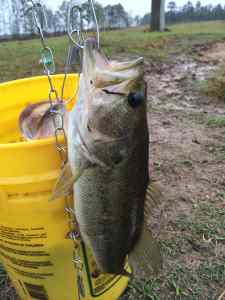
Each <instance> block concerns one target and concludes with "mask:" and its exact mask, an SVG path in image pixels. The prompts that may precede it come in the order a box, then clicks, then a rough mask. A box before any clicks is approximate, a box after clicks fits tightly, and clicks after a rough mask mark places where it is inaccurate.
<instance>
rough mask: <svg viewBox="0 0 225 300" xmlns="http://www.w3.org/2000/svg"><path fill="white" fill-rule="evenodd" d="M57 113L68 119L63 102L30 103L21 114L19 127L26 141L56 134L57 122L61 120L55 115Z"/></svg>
mask: <svg viewBox="0 0 225 300" xmlns="http://www.w3.org/2000/svg"><path fill="white" fill-rule="evenodd" d="M56 113H58V114H61V115H63V116H64V119H65V120H67V111H66V108H65V105H64V103H63V102H57V103H55V102H53V103H52V104H51V103H50V102H49V101H40V102H37V103H33V104H29V105H27V107H26V108H25V109H24V110H23V111H22V112H21V114H20V116H19V128H20V132H21V134H22V137H23V139H24V140H26V141H30V140H40V139H44V138H48V137H52V136H54V135H55V129H56V127H57V123H59V124H60V121H59V120H58V119H57V118H55V122H54V116H55V115H56ZM65 123H66V121H65Z"/></svg>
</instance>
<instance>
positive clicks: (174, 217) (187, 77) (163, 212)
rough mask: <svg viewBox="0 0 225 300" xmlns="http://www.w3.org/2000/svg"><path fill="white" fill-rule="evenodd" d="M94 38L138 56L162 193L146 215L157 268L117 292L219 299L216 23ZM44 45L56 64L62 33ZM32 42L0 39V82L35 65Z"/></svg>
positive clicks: (224, 235) (221, 239)
mask: <svg viewBox="0 0 225 300" xmlns="http://www.w3.org/2000/svg"><path fill="white" fill-rule="evenodd" d="M101 38H102V47H103V48H104V50H105V52H106V53H107V54H108V55H110V56H112V57H113V58H125V57H130V56H137V55H143V56H144V57H145V69H146V81H147V83H148V108H149V110H148V111H149V116H148V117H149V125H150V132H151V153H150V155H151V166H150V167H151V176H152V178H153V179H154V180H155V181H156V182H157V183H158V184H159V186H160V188H161V190H162V192H163V193H164V195H165V201H164V202H163V203H162V205H161V206H160V207H159V208H158V209H156V210H155V211H154V213H153V217H152V219H151V220H150V227H151V229H152V230H153V232H154V234H155V236H156V237H157V238H158V240H159V241H160V244H161V246H162V251H163V256H164V270H163V271H162V273H161V274H160V275H159V276H158V277H152V278H150V279H149V280H148V281H146V282H143V281H136V280H134V281H132V282H131V283H130V286H129V288H128V291H127V292H126V294H125V295H124V296H123V298H122V299H123V300H125V299H131V300H138V299H142V300H145V299H152V300H157V299H161V300H165V299H185V300H186V299H188V300H197V299H198V300H213V299H219V296H220V295H222V293H223V291H224V290H225V172H224V171H225V169H224V168H225V167H224V166H225V96H224V95H225V79H224V65H225V22H219V21H218V22H198V23H184V24H179V25H175V26H171V27H169V31H168V32H165V33H150V32H148V31H147V30H146V29H145V28H138V29H137V28H134V29H127V30H121V31H109V32H106V33H102V35H101ZM49 44H50V45H51V46H52V47H53V48H54V51H55V57H56V64H57V72H61V71H62V70H63V65H64V59H65V48H66V45H67V39H66V37H61V38H51V39H49ZM40 49H41V46H40V41H39V40H32V41H24V42H23V41H20V42H8V43H1V44H0V70H1V71H0V81H2V82H3V81H7V80H13V79H17V78H22V77H27V76H34V75H39V74H42V67H41V66H40V64H39V56H40ZM0 283H1V284H2V286H3V285H4V289H1V291H0V299H2V300H4V299H14V298H13V297H14V296H13V292H12V290H11V289H9V288H8V284H7V287H6V283H5V275H2V277H1V275H0ZM3 293H4V296H3ZM6 294H7V295H8V296H6ZM10 295H11V296H10ZM4 297H5V298H4ZM7 297H9V298H7ZM10 297H11V298H10ZM222 299H225V296H224V297H222V298H220V300H222Z"/></svg>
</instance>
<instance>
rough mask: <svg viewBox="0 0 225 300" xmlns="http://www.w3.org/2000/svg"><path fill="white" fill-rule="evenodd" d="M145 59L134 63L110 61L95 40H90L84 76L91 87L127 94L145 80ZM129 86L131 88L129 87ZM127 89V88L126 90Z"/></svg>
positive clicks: (86, 45)
mask: <svg viewBox="0 0 225 300" xmlns="http://www.w3.org/2000/svg"><path fill="white" fill-rule="evenodd" d="M143 65H144V59H143V58H142V57H139V58H137V59H135V60H132V61H125V62H117V61H110V60H108V58H107V57H106V56H105V55H104V54H103V53H102V51H101V50H100V49H98V47H97V42H96V40H95V39H88V40H86V42H85V48H84V65H83V73H84V76H85V77H87V78H88V79H89V83H90V85H92V86H94V87H95V88H100V89H103V90H104V91H105V92H108V93H114V94H116V93H117V94H124V93H125V94H127V90H131V89H132V88H134V87H135V85H136V82H137V81H139V80H141V78H143V74H144V68H143ZM127 86H129V87H127ZM125 87H127V88H126V89H125Z"/></svg>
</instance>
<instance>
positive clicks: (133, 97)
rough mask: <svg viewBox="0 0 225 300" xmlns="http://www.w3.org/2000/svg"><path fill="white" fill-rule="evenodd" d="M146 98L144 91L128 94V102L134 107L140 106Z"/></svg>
mask: <svg viewBox="0 0 225 300" xmlns="http://www.w3.org/2000/svg"><path fill="white" fill-rule="evenodd" d="M144 100H145V96H144V93H143V92H136V93H133V92H131V93H130V94H129V95H128V103H129V105H130V106H131V107H132V108H136V107H139V106H140V105H141V104H142V103H143V102H144Z"/></svg>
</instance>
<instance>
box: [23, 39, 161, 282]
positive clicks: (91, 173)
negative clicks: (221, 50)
mask: <svg viewBox="0 0 225 300" xmlns="http://www.w3.org/2000/svg"><path fill="white" fill-rule="evenodd" d="M146 100H147V99H146V86H145V82H144V61H143V59H142V58H139V59H137V60H134V61H128V62H121V63H119V62H115V61H109V60H108V59H107V58H106V57H105V56H104V54H102V52H101V51H100V50H99V49H98V47H97V43H96V41H95V40H94V39H88V40H86V42H85V46H84V52H83V72H82V75H81V78H80V86H79V93H78V103H77V105H76V106H75V107H74V109H73V110H72V111H71V112H70V113H69V114H68V128H67V140H68V157H69V162H68V163H67V165H66V166H65V167H64V170H63V171H62V174H61V176H60V178H59V180H58V182H57V184H56V187H55V190H54V191H53V195H52V199H51V200H56V201H57V198H60V197H63V196H66V195H69V194H70V193H71V191H73V194H74V199H76V200H75V203H74V212H75V215H76V219H77V222H78V225H79V230H80V234H81V237H82V239H83V241H84V243H85V244H86V245H87V246H88V247H90V248H91V249H92V251H93V253H94V257H95V259H96V262H97V265H98V268H99V270H100V271H101V272H102V273H110V274H117V275H125V276H135V277H139V278H148V277H149V276H152V274H153V272H155V273H157V272H158V271H159V270H160V269H161V268H162V257H161V254H160V247H159V245H158V242H157V241H156V240H155V239H154V238H153V236H152V233H151V232H150V231H149V229H148V228H147V221H148V219H149V216H150V215H151V212H152V209H153V208H154V207H155V206H157V204H158V203H159V201H160V198H161V194H160V192H159V191H158V189H157V188H156V187H155V186H154V185H153V184H152V183H151V180H150V176H149V169H148V168H149V167H148V166H149V131H148V124H147V109H146V107H147V103H146ZM41 105H46V104H41ZM42 108H44V106H42ZM38 109H39V113H40V110H41V111H42V113H41V118H40V119H39V121H37V120H36V118H35V114H38ZM57 109H61V108H58V107H57ZM26 111H27V112H24V113H23V115H22V117H21V119H20V122H21V124H20V128H21V129H22V133H23V135H24V137H25V138H28V139H30V138H31V135H30V132H35V133H36V134H34V136H33V138H35V137H36V138H37V137H40V138H43V137H47V136H48V135H53V134H54V131H53V130H54V128H53V127H51V128H52V129H51V130H50V129H49V128H50V125H49V124H50V123H51V118H49V116H50V115H51V110H49V107H48V108H47V109H46V111H45V112H44V113H43V111H44V110H42V109H40V107H39V108H38V107H35V106H34V107H33V108H31V109H30V108H28V109H27V110H26ZM32 115H33V117H32ZM66 115H67V114H66ZM29 118H33V119H35V120H36V121H35V124H34V128H33V129H32V130H28V129H27V124H32V122H31V121H30V120H31V119H29ZM37 125H38V126H37ZM31 127H32V126H31ZM47 128H48V129H47ZM43 129H44V130H43ZM51 131H53V132H51ZM27 133H29V134H27ZM127 256H128V257H129V258H128V261H129V265H130V266H131V268H132V274H129V273H127V271H125V269H124V266H125V262H126V257H127Z"/></svg>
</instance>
